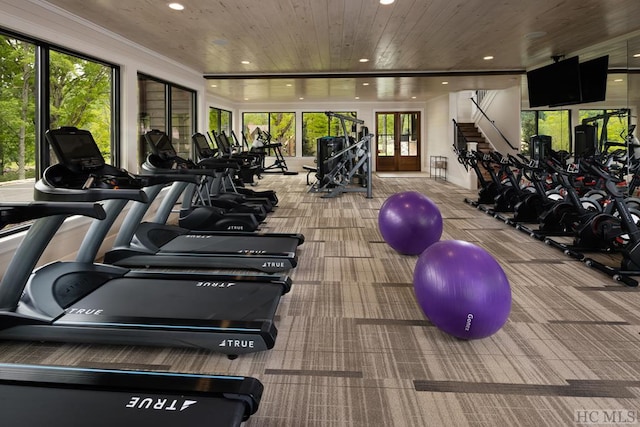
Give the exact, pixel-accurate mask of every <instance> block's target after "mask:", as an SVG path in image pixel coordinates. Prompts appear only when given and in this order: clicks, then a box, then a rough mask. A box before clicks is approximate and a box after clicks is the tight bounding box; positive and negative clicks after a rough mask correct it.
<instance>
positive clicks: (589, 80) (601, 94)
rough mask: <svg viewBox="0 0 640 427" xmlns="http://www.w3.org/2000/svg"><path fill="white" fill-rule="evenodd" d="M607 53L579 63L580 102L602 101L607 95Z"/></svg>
mask: <svg viewBox="0 0 640 427" xmlns="http://www.w3.org/2000/svg"><path fill="white" fill-rule="evenodd" d="M608 70H609V55H606V56H601V57H600V58H596V59H592V60H590V61H585V62H582V63H581V64H580V87H581V90H582V102H598V101H604V100H605V98H606V97H607V72H608Z"/></svg>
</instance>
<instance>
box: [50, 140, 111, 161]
mask: <svg viewBox="0 0 640 427" xmlns="http://www.w3.org/2000/svg"><path fill="white" fill-rule="evenodd" d="M49 141H50V142H51V144H52V146H53V149H54V151H55V153H56V156H58V158H59V160H60V163H63V164H65V165H67V166H79V167H81V168H82V169H92V168H98V167H101V166H103V165H104V164H105V162H104V157H102V153H100V149H99V148H98V145H97V144H96V142H95V140H94V139H93V137H92V136H91V134H90V133H88V132H82V131H81V132H72V133H56V134H53V135H52V138H51V139H50V140H49Z"/></svg>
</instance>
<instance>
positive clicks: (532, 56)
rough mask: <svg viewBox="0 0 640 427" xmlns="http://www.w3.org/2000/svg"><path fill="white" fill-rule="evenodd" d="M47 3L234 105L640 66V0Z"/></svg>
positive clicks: (390, 93) (481, 85)
mask: <svg viewBox="0 0 640 427" xmlns="http://www.w3.org/2000/svg"><path fill="white" fill-rule="evenodd" d="M49 3H51V4H52V5H55V6H57V7H60V8H62V9H65V10H67V11H69V12H71V13H73V14H75V15H77V16H79V17H81V18H84V19H87V20H89V21H91V22H93V23H95V24H96V25H98V26H101V27H103V28H106V29H108V30H110V31H112V32H114V33H117V34H119V35H121V36H123V37H125V38H127V39H129V40H131V41H133V42H135V43H137V44H139V45H142V46H144V47H146V48H149V49H151V50H154V51H157V52H159V53H161V54H163V55H165V56H167V57H169V58H171V59H173V60H175V61H178V62H180V63H183V64H185V65H187V66H188V67H191V68H193V69H195V70H197V71H198V72H201V73H202V74H203V75H206V76H208V77H209V78H211V81H210V83H211V85H215V87H210V89H209V90H210V91H211V93H212V94H215V95H218V96H222V97H224V98H228V99H229V100H231V101H234V102H266V101H270V102H278V101H285V102H286V101H294V100H298V99H299V98H304V99H306V100H310V101H311V100H313V101H327V100H334V101H335V100H353V99H354V98H355V97H360V99H361V100H362V101H391V100H394V101H398V100H411V99H413V97H415V99H417V100H424V99H428V98H429V97H432V96H437V95H439V94H442V93H445V92H449V91H451V90H462V89H491V88H504V87H508V86H513V85H514V81H517V82H519V81H520V80H521V77H520V74H521V73H522V72H523V71H524V70H526V69H530V68H535V67H537V66H540V65H546V64H548V63H550V62H551V59H550V58H551V56H552V55H567V56H570V55H575V54H579V55H580V58H581V60H583V59H590V58H593V57H596V56H600V55H603V54H610V55H611V57H610V66H611V67H612V68H615V69H625V70H626V69H627V68H628V67H630V66H631V67H638V68H640V65H638V64H637V62H639V61H640V59H637V58H635V59H634V58H633V57H631V55H630V54H629V53H631V54H633V53H637V52H629V51H628V46H629V45H630V44H635V46H638V40H639V38H638V36H640V20H639V19H638V12H640V3H639V2H638V0H615V1H614V0H580V1H575V0H573V1H571V0H536V1H531V0H527V1H523V0H396V2H395V3H394V4H392V5H388V6H384V5H380V4H379V2H378V0H262V1H255V0H216V1H212V0H183V1H182V3H183V4H184V6H185V9H184V10H182V11H175V10H171V9H170V8H169V7H168V2H166V1H159V0H136V1H132V2H123V1H120V0H100V1H86V0H49ZM639 52H640V51H639ZM488 55H490V56H493V59H492V60H485V59H484V57H485V56H488ZM363 58H366V59H368V60H369V61H368V62H360V60H361V59H363ZM630 58H631V59H630ZM242 61H248V62H249V64H243V63H242ZM631 61H635V62H636V63H633V62H631ZM443 81H448V82H449V84H448V85H442V82H443ZM364 83H368V85H363V84H364Z"/></svg>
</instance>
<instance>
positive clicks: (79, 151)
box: [38, 127, 144, 190]
mask: <svg viewBox="0 0 640 427" xmlns="http://www.w3.org/2000/svg"><path fill="white" fill-rule="evenodd" d="M45 138H46V139H47V141H48V142H49V144H50V145H51V148H52V149H53V151H54V152H55V154H56V157H57V158H58V160H59V163H58V164H56V165H53V166H50V167H49V168H47V169H46V170H45V171H44V174H43V181H44V182H43V184H46V186H49V187H50V188H65V189H77V190H88V189H135V190H139V189H141V188H142V187H144V183H143V182H142V180H141V179H140V178H139V177H136V176H134V175H132V174H130V173H129V172H127V171H126V170H124V169H118V168H116V167H113V166H111V165H109V164H107V163H106V162H105V160H104V157H103V156H102V153H101V152H100V149H99V148H98V144H96V142H95V140H94V139H93V136H92V135H91V132H89V131H87V130H82V129H77V128H75V127H62V128H59V129H52V130H49V131H47V132H46V134H45ZM38 188H42V187H40V186H38Z"/></svg>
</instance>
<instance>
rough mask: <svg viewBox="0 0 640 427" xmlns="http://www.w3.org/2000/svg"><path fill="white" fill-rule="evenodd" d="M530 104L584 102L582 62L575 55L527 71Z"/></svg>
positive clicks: (536, 105) (545, 104)
mask: <svg viewBox="0 0 640 427" xmlns="http://www.w3.org/2000/svg"><path fill="white" fill-rule="evenodd" d="M527 87H528V89H529V106H530V107H542V106H547V105H549V106H557V105H569V104H579V103H580V102H582V94H581V86H580V63H579V61H578V57H577V56H574V57H572V58H569V59H565V60H563V61H559V62H556V63H553V64H550V65H547V66H545V67H541V68H537V69H535V70H531V71H528V72H527Z"/></svg>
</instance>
